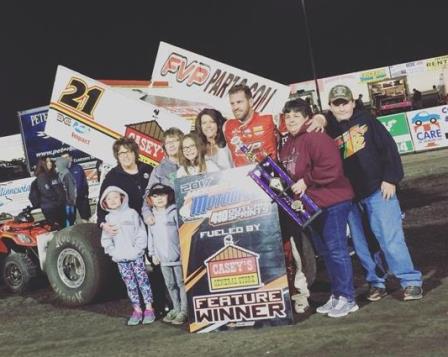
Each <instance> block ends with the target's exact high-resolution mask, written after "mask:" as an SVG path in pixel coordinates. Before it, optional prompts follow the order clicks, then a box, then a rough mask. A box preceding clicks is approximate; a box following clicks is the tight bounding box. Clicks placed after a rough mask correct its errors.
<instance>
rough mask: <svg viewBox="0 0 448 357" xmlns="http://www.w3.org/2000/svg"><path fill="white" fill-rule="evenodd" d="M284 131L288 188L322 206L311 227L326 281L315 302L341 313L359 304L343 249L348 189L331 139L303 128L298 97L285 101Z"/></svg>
mask: <svg viewBox="0 0 448 357" xmlns="http://www.w3.org/2000/svg"><path fill="white" fill-rule="evenodd" d="M283 113H284V114H285V124H286V128H287V130H288V137H287V140H286V143H285V145H284V146H283V148H282V150H281V152H280V161H281V162H282V163H283V165H284V167H285V168H286V170H287V171H288V173H289V175H290V176H291V178H292V179H293V180H294V181H295V182H296V183H295V184H294V185H293V186H292V187H291V189H292V191H293V192H294V194H296V195H298V196H299V195H301V194H302V193H305V192H306V194H307V195H308V196H310V197H311V198H312V199H313V200H314V202H316V204H317V205H318V206H319V207H321V209H322V213H321V214H320V215H319V216H318V217H317V218H316V219H315V220H314V221H313V222H312V227H313V228H314V229H315V230H316V231H317V232H318V233H319V235H320V237H321V239H322V244H321V245H322V247H321V251H320V254H321V255H322V256H323V258H324V261H325V266H326V269H327V274H328V276H329V280H330V284H331V296H330V299H329V300H328V302H327V303H326V304H325V305H323V306H320V307H318V308H317V310H316V311H317V312H318V313H322V314H328V316H329V317H342V316H346V315H348V314H349V313H351V312H354V311H356V310H358V305H357V304H356V302H355V295H354V287H353V271H352V263H351V260H350V256H349V254H348V249H347V237H346V227H347V219H348V214H349V212H350V209H351V207H352V198H353V190H352V187H351V186H350V183H349V181H348V179H347V178H346V177H345V176H344V174H343V168H342V161H341V158H340V155H339V151H338V148H337V146H336V143H335V142H334V140H332V139H331V138H330V137H329V136H327V134H325V133H316V132H311V133H309V132H307V131H306V128H307V125H306V122H307V121H308V120H309V119H310V118H311V116H312V112H311V108H310V106H309V105H308V104H307V103H306V102H305V101H304V100H302V99H296V100H292V101H289V102H287V103H286V104H285V107H284V109H283Z"/></svg>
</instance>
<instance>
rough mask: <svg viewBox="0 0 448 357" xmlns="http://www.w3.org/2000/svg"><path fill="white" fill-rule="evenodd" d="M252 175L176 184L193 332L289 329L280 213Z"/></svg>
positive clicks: (243, 171) (242, 171)
mask: <svg viewBox="0 0 448 357" xmlns="http://www.w3.org/2000/svg"><path fill="white" fill-rule="evenodd" d="M250 168H252V166H245V167H240V168H235V169H231V170H226V171H223V172H217V173H211V174H206V175H198V176H187V177H183V178H180V179H177V180H176V182H175V188H176V204H177V207H178V215H179V235H180V246H181V261H182V267H183V274H184V281H185V289H186V291H187V297H188V316H189V321H190V331H191V332H200V333H202V332H209V331H213V330H220V329H223V328H228V327H240V326H253V325H255V323H258V324H263V323H266V324H272V325H279V324H288V323H291V321H292V310H291V303H290V296H289V290H288V282H287V278H286V268H285V257H284V253H283V245H282V238H281V234H280V227H279V223H278V222H279V220H278V211H277V206H276V205H275V204H274V203H272V202H271V200H270V199H269V197H268V196H267V195H266V194H265V193H264V192H263V191H262V190H261V189H260V188H259V187H258V185H257V184H256V183H255V182H253V181H252V179H251V178H250V177H248V176H247V173H248V171H249V169H250Z"/></svg>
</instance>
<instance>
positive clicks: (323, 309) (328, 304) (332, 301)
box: [316, 295, 338, 314]
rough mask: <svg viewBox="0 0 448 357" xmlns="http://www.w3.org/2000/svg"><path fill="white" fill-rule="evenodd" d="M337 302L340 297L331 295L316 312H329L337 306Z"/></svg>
mask: <svg viewBox="0 0 448 357" xmlns="http://www.w3.org/2000/svg"><path fill="white" fill-rule="evenodd" d="M337 302H338V299H337V298H336V297H335V296H334V295H331V296H330V299H329V300H328V301H327V302H326V303H325V304H324V305H322V306H319V307H318V308H317V309H316V312H317V313H319V314H328V313H329V312H330V311H331V310H332V309H333V308H334V307H335V306H336V304H337Z"/></svg>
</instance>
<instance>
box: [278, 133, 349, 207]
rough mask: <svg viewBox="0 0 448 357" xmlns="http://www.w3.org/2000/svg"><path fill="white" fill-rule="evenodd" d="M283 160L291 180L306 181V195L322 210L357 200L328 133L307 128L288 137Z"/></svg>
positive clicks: (282, 153) (281, 153)
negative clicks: (308, 130) (309, 130)
mask: <svg viewBox="0 0 448 357" xmlns="http://www.w3.org/2000/svg"><path fill="white" fill-rule="evenodd" d="M280 161H281V163H282V164H283V167H284V168H285V169H286V170H287V172H288V173H289V175H290V176H291V178H292V179H293V180H294V181H295V182H297V181H298V180H299V179H301V178H303V180H304V181H305V183H306V185H307V187H308V188H307V190H306V193H307V194H308V195H309V196H310V197H311V198H312V199H313V200H314V202H316V204H317V205H318V206H319V207H322V208H324V207H329V206H332V205H334V204H336V203H340V202H343V201H347V200H351V199H353V196H354V194H353V189H352V186H351V185H350V182H349V181H348V179H347V178H346V177H345V176H344V171H343V168H342V160H341V156H340V154H339V150H338V148H337V146H336V143H335V141H334V140H333V139H331V138H330V137H329V136H328V135H327V134H325V133H315V132H312V133H308V132H307V131H306V126H305V125H303V126H302V128H301V129H300V131H299V132H298V133H297V134H296V135H294V136H293V135H291V134H288V138H287V141H286V143H285V145H284V146H283V147H282V149H281V151H280Z"/></svg>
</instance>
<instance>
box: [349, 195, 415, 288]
mask: <svg viewBox="0 0 448 357" xmlns="http://www.w3.org/2000/svg"><path fill="white" fill-rule="evenodd" d="M360 208H361V209H363V211H364V212H365V214H366V215H367V218H368V221H369V224H370V228H371V230H372V232H373V234H374V235H375V237H376V239H377V241H378V243H379V245H380V248H381V250H382V252H383V254H384V258H385V259H386V263H387V265H388V268H389V271H390V272H391V273H392V274H393V275H395V277H397V278H398V279H399V280H400V284H401V286H402V287H403V288H406V287H407V286H422V274H421V273H420V272H419V271H418V270H415V269H414V264H413V263H412V259H411V256H410V254H409V250H408V247H407V245H406V242H405V240H404V232H403V226H402V223H401V209H400V204H399V202H398V199H397V196H396V195H394V196H393V197H392V198H390V199H389V200H386V199H384V198H383V195H382V193H381V190H377V191H376V192H374V193H372V194H371V195H370V196H368V197H366V198H363V199H362V200H360V201H359V203H358V205H353V209H352V211H351V212H350V215H349V218H348V223H349V226H350V232H351V235H352V239H353V245H354V247H355V251H356V254H357V255H358V258H359V260H360V261H361V264H362V266H363V267H364V269H365V270H366V274H367V276H366V280H367V282H368V283H369V284H370V285H371V286H375V287H379V288H384V287H385V279H384V277H380V276H378V274H377V272H376V267H377V266H376V263H375V261H374V259H373V257H372V254H371V253H370V251H369V247H368V245H367V239H366V236H365V234H364V229H363V226H362V219H361V214H362V212H361V210H360Z"/></svg>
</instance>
